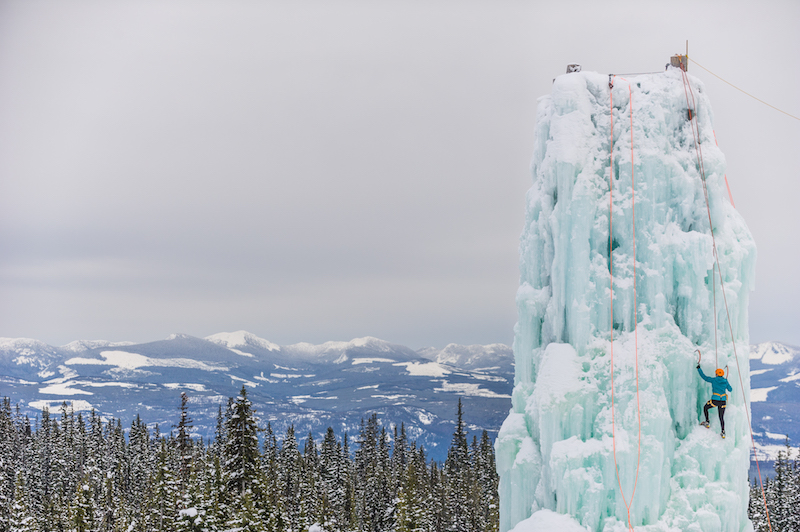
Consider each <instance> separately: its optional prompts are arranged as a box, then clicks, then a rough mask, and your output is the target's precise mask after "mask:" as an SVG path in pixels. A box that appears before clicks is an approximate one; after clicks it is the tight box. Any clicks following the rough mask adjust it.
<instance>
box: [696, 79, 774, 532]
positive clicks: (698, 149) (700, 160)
mask: <svg viewBox="0 0 800 532" xmlns="http://www.w3.org/2000/svg"><path fill="white" fill-rule="evenodd" d="M701 68H702V67H701ZM704 70H705V69H704ZM681 78H682V80H683V90H684V94H686V106H687V107H689V106H690V104H689V94H690V93H691V96H692V104H695V99H694V90H692V85H691V83H689V79H688V76H687V74H686V72H684V71H681ZM720 79H721V78H720ZM723 81H724V80H723ZM695 122H697V120H693V121H692V122H691V129H692V137H693V138H694V145H695V155H696V156H697V162H698V169H699V171H700V181H701V183H702V185H703V195H704V197H705V200H706V211H707V212H708V227H709V231H710V232H711V247H712V250H713V252H714V260H715V263H716V267H717V271H719V272H720V276H719V282H720V287H721V288H722V300H723V302H724V303H725V314H726V315H727V318H728V330H729V331H730V334H731V343H732V344H733V357H734V359H735V360H736V369H737V371H738V374H739V386H740V387H741V389H742V399H743V400H744V397H745V393H744V382H743V381H742V370H741V367H740V366H739V354H738V353H737V351H736V338H735V336H734V334H733V323H732V321H731V313H730V309H729V308H728V297H727V296H726V295H725V281H724V280H723V279H722V269H721V268H720V264H719V255H718V254H717V241H716V238H715V236H714V225H713V224H712V222H711V203H710V202H709V199H708V187H707V185H706V173H705V168H704V166H703V151H702V148H701V147H700V140H699V138H700V124H697V123H695ZM715 284H716V283H715ZM714 324H715V327H714V330H715V333H714V334H715V340H716V309H715V314H714ZM726 368H727V366H726ZM745 406H747V405H745ZM748 410H749V409H748V408H745V409H744V413H745V416H746V418H747V427H748V429H749V430H750V441H751V443H752V446H753V456H754V457H755V459H756V469H757V470H758V482H759V485H760V487H761V498H762V500H763V502H764V511H765V512H766V516H767V525H768V526H769V530H770V532H771V531H772V521H771V520H770V516H769V508H768V507H767V496H766V493H765V491H764V482H763V481H762V479H761V465H760V463H759V461H758V452H757V450H756V440H755V437H754V436H753V426H752V424H751V422H750V413H749V412H748Z"/></svg>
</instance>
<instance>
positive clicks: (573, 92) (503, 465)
mask: <svg viewBox="0 0 800 532" xmlns="http://www.w3.org/2000/svg"><path fill="white" fill-rule="evenodd" d="M683 76H684V74H683V73H682V71H681V70H679V69H677V68H672V67H670V68H668V69H667V71H665V72H664V73H660V74H651V75H644V76H638V77H632V78H628V79H623V78H622V77H615V78H614V79H613V88H609V77H608V76H606V75H601V74H597V73H592V72H577V73H570V74H566V75H563V76H560V77H559V78H557V79H556V80H555V81H554V83H553V91H552V94H551V95H550V96H545V97H543V98H541V99H540V103H539V108H538V112H537V124H536V136H535V147H534V156H533V165H532V168H533V176H534V184H533V187H532V188H531V189H530V190H529V192H528V195H527V212H526V220H525V228H524V231H523V234H522V237H521V243H520V276H521V278H520V287H519V291H518V293H517V306H518V312H519V321H518V323H517V326H516V329H515V340H514V354H515V359H516V378H515V387H514V393H513V398H512V409H511V412H510V413H509V415H508V418H507V419H506V421H505V422H504V424H503V426H502V429H501V431H500V434H499V436H498V438H497V442H496V448H497V468H498V472H499V473H500V476H501V478H500V501H501V507H500V511H501V531H502V532H506V531H508V530H511V529H514V528H515V527H516V531H517V532H521V531H523V530H547V529H551V528H552V527H556V528H558V529H559V530H573V529H574V530H590V531H604V532H611V531H622V530H628V529H629V525H628V515H630V524H631V525H632V526H633V527H635V529H636V530H638V531H652V532H655V531H678V530H680V531H692V532H700V531H703V532H711V531H747V530H752V526H751V524H750V522H749V520H748V519H747V501H748V480H747V472H748V465H749V445H750V436H749V429H748V421H747V413H748V410H747V409H748V408H749V397H748V395H749V376H748V368H749V363H748V352H749V349H748V344H749V341H748V329H747V304H748V297H749V292H750V290H752V289H753V280H754V269H755V257H756V249H755V244H754V243H753V239H752V237H751V235H750V232H749V231H748V229H747V226H746V224H745V223H744V220H743V219H742V218H741V216H740V215H739V214H738V213H737V212H736V210H735V209H734V208H733V206H732V205H731V203H730V201H729V200H728V195H727V191H726V189H725V181H724V177H723V176H724V172H725V160H724V156H723V154H722V152H721V151H720V150H719V148H718V147H717V146H716V143H715V137H714V132H713V129H712V113H711V106H710V104H709V100H708V98H707V96H706V91H705V89H704V86H703V84H702V83H701V82H700V81H699V80H697V79H696V78H694V77H691V76H688V75H686V76H687V77H686V78H685V79H686V81H687V82H689V83H690V88H691V90H689V88H688V87H687V86H685V84H684V77H683ZM612 97H613V109H611V105H612V104H611V100H612ZM687 99H688V104H687ZM631 101H632V115H633V117H632V126H631ZM688 109H691V110H692V113H691V114H690V113H689V112H688ZM612 113H613V133H614V136H613V171H612V170H611V164H610V161H611V156H610V155H611V154H610V145H611V142H610V140H611V135H610V130H611V127H612V126H611V123H612V120H611V119H612V116H611V115H612ZM690 116H691V117H692V118H691V121H690V119H689V117H690ZM693 123H694V124H696V126H697V128H698V129H699V139H698V140H699V147H697V146H696V144H695V140H694V136H693V134H692V124H693ZM631 129H632V134H631ZM631 144H633V147H632V149H631ZM699 149H702V166H703V169H704V173H705V177H706V183H707V190H708V198H709V202H710V217H711V220H712V223H713V227H714V235H715V237H716V246H717V252H718V254H719V261H720V266H721V272H722V280H723V281H724V287H725V297H726V298H727V305H728V309H729V311H730V319H731V327H732V330H733V336H734V339H735V347H736V352H737V353H738V363H737V361H736V360H735V357H734V345H733V342H732V341H731V333H730V330H729V326H728V318H727V313H726V308H725V305H724V301H723V294H722V288H721V285H720V278H719V273H712V272H713V271H714V270H712V266H713V264H714V254H713V247H712V237H711V232H710V229H709V214H708V211H707V209H706V200H705V195H704V191H703V185H702V180H701V172H700V165H699V164H698V155H699ZM631 159H632V160H633V170H634V171H633V174H634V179H635V188H634V190H635V209H633V210H634V211H635V255H636V257H635V260H636V263H635V264H636V284H635V286H636V305H635V306H636V308H634V290H633V287H634V283H633V281H634V279H633V272H634V268H633V266H634V262H633V259H634V258H633V243H634V239H633V238H632V237H633V227H634V223H633V221H634V219H633V217H632V206H631V198H632V183H631V181H632V179H631ZM612 174H613V179H612V178H611V175H612ZM610 182H611V183H613V186H612V189H613V192H612V193H611V194H610V190H609V188H610V185H609V183H610ZM610 195H611V196H612V198H613V234H612V235H611V238H609V204H610V200H611V198H610V197H609V196H610ZM609 246H611V247H612V248H613V274H614V281H613V297H614V305H613V324H614V325H613V327H614V329H613V330H614V333H613V357H614V363H613V370H614V386H613V391H614V398H613V399H614V413H615V416H614V420H615V423H614V424H613V427H612V412H611V408H612V407H611V405H612V395H611V392H612V388H611V369H612V365H611V349H610V348H611V341H610V338H611V319H612V317H611V310H610V308H611V305H610V294H611V290H610V286H611V282H610V273H609V269H610V268H609ZM715 296H716V307H715V306H714V297H715ZM715 314H716V329H717V334H716V335H715V319H714V316H715ZM634 330H636V333H637V334H634ZM715 336H716V339H715ZM637 340H638V342H637ZM716 342H718V345H719V348H718V351H715V343H716ZM637 344H638V390H639V396H638V400H639V405H640V407H639V408H638V409H637V379H636V375H637V363H636V361H637V354H636V352H637V349H636V347H637ZM698 348H699V349H700V350H701V351H702V353H703V359H702V367H703V369H704V370H705V372H706V373H707V374H711V375H713V372H714V369H715V363H716V364H717V366H718V367H721V368H725V367H726V366H727V367H728V369H729V375H728V379H729V381H730V383H731V385H732V386H733V392H732V393H731V394H729V396H728V407H727V413H726V415H725V429H726V432H727V438H726V439H722V438H721V437H720V434H719V433H720V428H719V420H718V419H717V416H716V411H712V414H713V415H712V418H711V429H710V430H709V429H706V428H703V427H700V426H699V424H698V423H699V420H700V419H701V416H702V407H703V405H704V403H705V402H706V401H707V400H708V399H710V397H711V387H710V386H709V385H708V384H707V383H706V382H705V381H703V380H701V379H700V377H699V375H698V373H697V371H696V369H695V366H696V360H697V355H696V353H695V349H698ZM715 353H716V354H715ZM717 358H718V360H715V359H717ZM740 375H741V379H742V383H743V384H742V386H740ZM637 412H638V413H637ZM639 413H640V417H639ZM640 419H641V425H640ZM640 426H641V439H640ZM615 446H616V459H615V456H614V454H615V452H614V447H615ZM639 450H641V452H640V453H639ZM615 464H616V467H617V468H618V473H619V478H618V476H617V473H616V471H615ZM634 487H635V493H634ZM623 494H624V495H623ZM626 501H627V503H628V504H629V506H630V514H629V513H628V509H627V508H626ZM559 514H560V515H559Z"/></svg>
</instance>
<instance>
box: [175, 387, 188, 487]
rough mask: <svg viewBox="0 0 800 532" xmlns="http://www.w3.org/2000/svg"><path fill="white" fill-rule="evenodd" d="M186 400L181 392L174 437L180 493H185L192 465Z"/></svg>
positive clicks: (186, 397)
mask: <svg viewBox="0 0 800 532" xmlns="http://www.w3.org/2000/svg"><path fill="white" fill-rule="evenodd" d="M188 402H189V397H188V396H187V395H186V393H185V392H181V407H180V412H181V414H180V421H178V427H177V428H178V436H177V439H176V443H177V445H178V459H179V462H180V471H179V472H178V478H179V479H180V485H181V494H185V493H186V490H187V487H188V482H189V475H190V472H191V467H192V439H191V435H190V431H191V429H192V418H190V417H189V410H188V407H187V406H186V405H187V403H188Z"/></svg>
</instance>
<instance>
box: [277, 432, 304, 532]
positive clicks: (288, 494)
mask: <svg viewBox="0 0 800 532" xmlns="http://www.w3.org/2000/svg"><path fill="white" fill-rule="evenodd" d="M301 460H302V458H301V456H300V451H299V450H298V449H297V438H295V435H294V425H290V426H289V427H288V428H287V429H286V436H285V437H284V438H283V442H282V444H281V449H280V452H279V453H278V487H279V489H280V499H281V500H280V503H279V506H278V507H277V508H275V510H274V511H275V512H277V515H276V520H277V526H279V527H280V529H281V530H283V529H284V528H283V527H286V528H288V529H289V530H292V531H297V530H299V526H300V507H301V502H302V501H301V496H302V492H301V490H300V462H301Z"/></svg>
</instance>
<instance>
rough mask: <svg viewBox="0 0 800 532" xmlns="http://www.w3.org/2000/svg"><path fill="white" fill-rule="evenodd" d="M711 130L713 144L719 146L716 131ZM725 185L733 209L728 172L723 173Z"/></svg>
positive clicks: (734, 206) (734, 205)
mask: <svg viewBox="0 0 800 532" xmlns="http://www.w3.org/2000/svg"><path fill="white" fill-rule="evenodd" d="M711 132H712V133H714V144H716V145H717V147H719V142H717V132H716V131H714V129H713V128H712V129H711ZM725 186H726V187H727V188H728V198H730V200H731V205H733V208H734V209H735V208H736V204H735V203H734V202H733V194H731V186H730V185H729V184H728V174H725Z"/></svg>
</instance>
